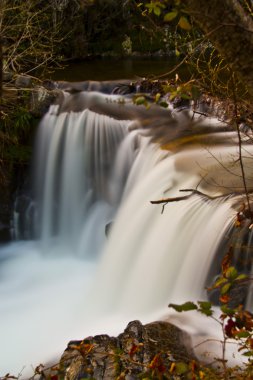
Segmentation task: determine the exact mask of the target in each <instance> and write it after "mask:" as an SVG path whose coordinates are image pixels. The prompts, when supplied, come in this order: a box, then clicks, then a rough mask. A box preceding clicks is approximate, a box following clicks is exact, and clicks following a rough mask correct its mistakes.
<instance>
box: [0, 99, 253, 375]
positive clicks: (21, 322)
mask: <svg viewBox="0 0 253 380" xmlns="http://www.w3.org/2000/svg"><path fill="white" fill-rule="evenodd" d="M81 96H82V95H81ZM74 99H76V98H74ZM72 100H73V99H72V97H71V96H68V97H67V98H66V100H65V102H66V104H65V105H64V106H63V107H62V109H61V110H62V112H61V113H58V108H57V106H52V107H51V109H50V110H49V113H48V114H47V115H46V116H45V118H44V119H43V120H42V123H41V125H40V127H39V130H38V136H37V144H36V156H37V161H36V165H35V173H34V177H35V178H34V181H35V186H34V200H33V202H32V206H31V207H30V209H29V215H27V222H28V225H29V226H30V228H31V232H30V234H31V239H30V240H28V241H16V242H13V243H11V244H9V245H7V246H5V247H2V248H1V251H0V255H1V258H2V260H1V267H0V295H1V303H0V322H1V330H0V340H1V342H2V344H1V349H0V351H1V352H0V358H1V361H0V375H1V376H4V375H5V374H6V373H8V372H10V373H11V374H13V375H17V374H18V373H19V372H20V371H22V369H23V367H24V366H25V369H24V370H23V371H22V374H23V376H24V377H25V376H26V375H27V374H29V373H31V372H32V370H31V366H33V367H35V366H36V365H38V364H39V363H41V362H42V363H46V362H48V361H51V360H52V359H54V358H57V357H58V356H59V355H60V354H61V353H62V351H63V350H64V348H65V347H66V344H67V342H68V341H69V340H73V339H82V338H83V337H85V336H87V335H91V334H97V333H108V334H116V333H119V332H120V331H121V330H122V329H123V328H124V327H125V324H126V323H127V322H129V320H132V319H136V318H138V319H141V320H142V321H143V322H145V321H151V320H154V319H155V318H158V317H159V318H161V317H164V316H165V315H167V314H168V309H167V305H168V303H169V302H177V303H180V302H182V301H186V300H195V299H203V298H204V297H206V295H205V292H204V287H205V285H206V284H207V278H208V277H209V276H210V273H209V270H210V268H211V267H212V264H213V263H212V262H213V260H214V258H215V255H216V253H217V251H218V250H219V247H220V242H221V241H222V240H223V239H224V235H225V233H226V232H227V230H228V227H229V226H230V225H231V223H232V222H233V220H234V218H235V214H236V211H235V210H234V209H233V208H232V203H233V202H232V200H231V199H230V200H229V199H228V200H227V201H226V202H224V201H221V200H219V199H217V200H213V201H212V200H206V199H203V198H202V197H199V196H196V195H195V196H192V197H190V198H189V199H188V200H185V201H182V202H174V203H170V204H168V205H167V206H166V208H165V210H164V212H163V214H161V207H160V206H155V205H151V204H150V201H151V200H156V199H161V198H163V197H176V196H179V195H182V193H181V192H180V190H182V189H193V188H196V186H198V189H199V190H200V191H203V192H206V193H209V194H210V195H217V194H221V193H222V192H223V189H224V188H228V186H230V187H233V188H236V189H239V188H240V186H241V184H240V183H239V182H240V181H239V182H238V177H237V176H235V178H234V176H232V178H231V177H230V176H229V175H228V173H227V172H226V171H225V172H222V168H221V167H220V166H219V167H218V168H217V160H216V157H217V156H218V157H219V159H220V160H222V162H223V163H224V164H226V165H232V164H233V165H235V160H234V156H236V155H237V148H236V147H234V144H233V141H232V140H233V138H234V136H233V134H232V135H229V134H228V135H227V137H226V145H225V146H218V147H211V146H210V147H209V149H208V150H207V149H206V148H203V147H193V146H190V147H187V148H184V149H182V150H179V151H177V152H169V151H162V150H161V149H160V148H159V147H158V146H157V145H156V144H154V143H151V142H150V139H149V137H145V136H143V132H142V131H141V132H140V131H139V130H138V129H135V128H133V119H135V118H136V119H138V120H139V123H141V122H142V120H143V118H145V117H146V116H147V114H146V110H145V109H143V108H138V109H136V110H135V109H134V107H133V106H132V104H131V102H130V101H128V99H126V104H125V106H124V108H122V105H120V104H119V102H118V101H117V100H118V98H117V96H112V97H109V96H107V95H106V96H105V95H102V94H99V93H92V94H90V95H89V94H88V95H87V94H86V95H83V97H82V101H83V100H84V104H85V105H84V107H83V108H84V109H83V110H79V111H76V112H71V111H70V112H65V111H64V110H67V109H69V108H70V105H71V104H72V103H71V102H72ZM128 102H129V104H128ZM80 103H82V102H81V101H80ZM87 108H89V109H87ZM91 109H93V110H91ZM94 109H96V112H95V111H94ZM157 112H161V114H162V117H165V116H166V117H167V118H168V120H170V119H171V118H172V117H174V118H177V117H178V113H177V112H175V113H174V114H173V116H171V114H170V111H169V110H168V111H160V110H159V111H157V110H153V111H152V109H151V111H150V113H149V117H150V120H152V117H153V116H152V115H156V113H157ZM165 112H167V115H166V114H165ZM113 115H114V116H115V115H117V119H115V118H113V117H111V116H113ZM120 115H121V117H120ZM127 115H128V116H129V117H127ZM156 119H157V116H156V117H154V120H156ZM205 123H206V124H207V125H210V124H212V125H214V130H216V129H215V128H216V127H215V121H214V120H212V119H208V120H207V121H206V122H205ZM203 128H204V127H203ZM167 133H172V131H171V132H170V128H169V126H168V132H167ZM180 133H183V129H182V131H181V132H180ZM180 133H179V137H180ZM230 138H231V144H230ZM233 170H234V171H235V172H236V171H237V170H238V167H235V166H234V167H233ZM202 178H205V180H204V181H203V180H202V181H201V179H202ZM217 184H218V185H217ZM249 185H252V183H251V180H249ZM112 220H113V227H112V230H111V233H110V236H109V238H108V239H106V237H105V233H104V229H105V225H106V224H107V223H108V222H111V221H112ZM18 222H19V215H15V223H16V227H18ZM172 314H173V313H172ZM170 318H172V320H173V322H175V323H178V324H179V325H180V323H181V322H180V319H181V317H180V316H175V315H174V316H171V317H170ZM197 318H198V317H197V316H195V315H193V316H190V317H187V319H186V320H183V321H182V325H183V327H184V328H185V329H186V330H189V331H190V332H191V333H192V334H193V336H198V334H199V326H200V322H199V319H197ZM201 323H203V322H201ZM205 327H206V328H205V332H203V331H201V332H200V335H204V333H205V334H206V333H207V332H206V331H207V330H208V329H207V325H206V321H205ZM210 331H211V332H210V333H213V332H215V334H216V333H217V332H216V330H215V328H214V327H213V326H211V327H210ZM201 339H204V338H203V336H202V337H201ZM208 349H210V347H209V348H208ZM216 349H217V348H216Z"/></svg>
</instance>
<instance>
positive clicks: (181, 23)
mask: <svg viewBox="0 0 253 380" xmlns="http://www.w3.org/2000/svg"><path fill="white" fill-rule="evenodd" d="M178 25H179V26H180V28H182V29H184V30H188V31H189V30H191V28H192V27H191V24H190V23H189V21H188V20H187V18H186V17H185V16H181V17H180V19H179V21H178Z"/></svg>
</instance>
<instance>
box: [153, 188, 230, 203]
mask: <svg viewBox="0 0 253 380" xmlns="http://www.w3.org/2000/svg"><path fill="white" fill-rule="evenodd" d="M179 191H181V192H191V194H188V195H185V196H182V197H172V198H165V199H159V200H157V201H150V203H152V204H156V205H157V204H165V203H166V204H167V203H170V202H179V201H184V200H186V199H189V198H190V197H191V196H192V195H195V194H197V195H199V196H201V197H204V198H207V199H209V200H214V199H217V198H222V197H225V196H227V195H217V196H215V197H212V196H210V195H208V194H205V193H202V192H201V191H199V190H196V189H182V190H179Z"/></svg>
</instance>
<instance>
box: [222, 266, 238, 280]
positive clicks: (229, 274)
mask: <svg viewBox="0 0 253 380" xmlns="http://www.w3.org/2000/svg"><path fill="white" fill-rule="evenodd" d="M225 276H226V278H227V279H229V280H230V281H234V280H235V279H236V277H237V276H238V272H237V270H236V269H235V267H229V268H228V269H227V270H226V274H225Z"/></svg>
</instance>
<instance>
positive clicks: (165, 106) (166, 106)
mask: <svg viewBox="0 0 253 380" xmlns="http://www.w3.org/2000/svg"><path fill="white" fill-rule="evenodd" d="M159 106H161V107H163V108H168V107H169V105H168V103H167V102H160V103H159Z"/></svg>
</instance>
